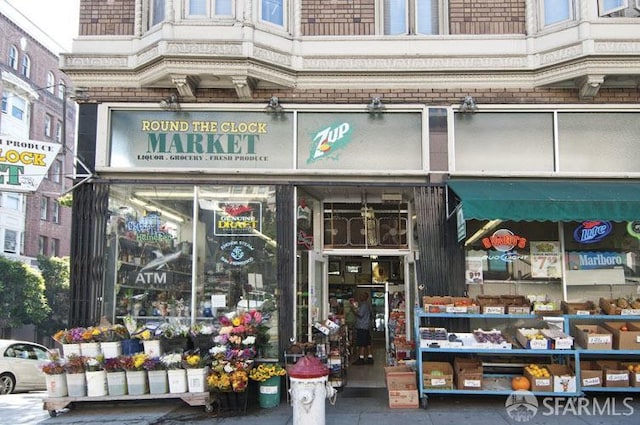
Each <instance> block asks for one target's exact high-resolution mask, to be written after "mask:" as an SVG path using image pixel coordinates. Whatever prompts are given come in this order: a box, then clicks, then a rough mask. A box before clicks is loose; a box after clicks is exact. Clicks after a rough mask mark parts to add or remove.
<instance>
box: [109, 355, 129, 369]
mask: <svg viewBox="0 0 640 425" xmlns="http://www.w3.org/2000/svg"><path fill="white" fill-rule="evenodd" d="M124 361H125V359H124V356H118V357H113V358H110V359H106V360H105V361H104V369H105V370H106V371H107V372H122V371H124Z"/></svg>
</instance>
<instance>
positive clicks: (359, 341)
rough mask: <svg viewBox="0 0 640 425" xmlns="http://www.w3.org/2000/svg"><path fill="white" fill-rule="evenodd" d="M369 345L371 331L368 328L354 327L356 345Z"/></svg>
mask: <svg viewBox="0 0 640 425" xmlns="http://www.w3.org/2000/svg"><path fill="white" fill-rule="evenodd" d="M369 345H371V333H370V332H369V329H356V347H367V346H369Z"/></svg>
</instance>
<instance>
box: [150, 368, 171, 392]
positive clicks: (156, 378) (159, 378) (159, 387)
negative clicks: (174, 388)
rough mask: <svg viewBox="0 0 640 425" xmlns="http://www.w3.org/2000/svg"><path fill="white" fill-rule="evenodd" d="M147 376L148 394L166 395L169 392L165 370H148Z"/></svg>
mask: <svg viewBox="0 0 640 425" xmlns="http://www.w3.org/2000/svg"><path fill="white" fill-rule="evenodd" d="M147 376H148V377H149V393H150V394H166V393H168V392H169V381H168V379H167V371H166V370H150V371H149V372H147Z"/></svg>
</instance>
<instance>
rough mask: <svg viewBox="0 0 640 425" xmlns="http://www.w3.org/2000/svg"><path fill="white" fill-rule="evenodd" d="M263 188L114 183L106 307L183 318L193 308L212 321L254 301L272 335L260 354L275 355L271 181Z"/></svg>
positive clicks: (116, 312)
mask: <svg viewBox="0 0 640 425" xmlns="http://www.w3.org/2000/svg"><path fill="white" fill-rule="evenodd" d="M238 187H240V188H241V189H242V190H238ZM268 188H269V190H268V191H267V192H266V193H264V194H262V195H258V194H254V191H253V190H252V187H251V186H242V185H241V186H233V185H229V186H198V187H196V188H194V187H193V186H191V185H176V184H172V185H154V184H149V185H144V184H142V185H141V184H136V185H135V186H134V185H124V184H122V185H112V186H111V188H110V199H109V210H110V211H112V212H113V214H112V215H111V217H110V223H109V235H108V248H107V253H108V255H107V258H106V261H107V262H109V263H110V264H112V265H113V266H107V267H106V270H107V275H106V276H105V282H106V283H107V285H109V284H111V294H112V295H109V294H106V295H105V299H106V303H105V308H106V309H107V310H110V311H105V314H107V315H113V316H114V319H115V320H121V319H122V318H123V317H124V316H126V315H133V316H135V317H136V318H138V320H140V321H146V322H155V323H158V322H165V321H170V320H181V321H183V322H189V321H190V320H191V314H192V312H193V313H194V314H195V317H196V321H197V322H209V323H210V322H215V321H216V320H217V317H219V316H220V315H221V314H225V313H229V312H233V311H236V310H238V309H243V310H250V309H257V310H260V311H261V312H262V314H263V316H264V317H265V318H266V319H267V322H266V324H267V326H268V327H269V337H270V338H269V339H270V340H271V341H272V342H273V344H271V345H270V346H269V347H266V346H263V347H262V349H263V352H262V353H261V354H262V355H266V356H274V357H278V353H277V338H278V336H277V335H278V333H277V332H278V326H277V312H276V308H277V303H276V297H275V295H276V287H277V279H276V273H277V255H276V253H277V249H276V247H277V242H276V221H275V219H276V211H275V188H273V187H270V186H269V187H268ZM196 197H197V198H196ZM196 199H197V203H196ZM194 206H195V207H196V208H194ZM194 209H195V210H196V211H195V212H194ZM194 259H195V261H194ZM194 267H195V269H194ZM109 270H115V273H114V274H112V275H110V274H109V273H110V272H109ZM107 292H109V291H107ZM274 350H275V351H274Z"/></svg>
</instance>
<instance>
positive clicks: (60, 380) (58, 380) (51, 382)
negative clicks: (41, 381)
mask: <svg viewBox="0 0 640 425" xmlns="http://www.w3.org/2000/svg"><path fill="white" fill-rule="evenodd" d="M44 378H45V382H46V384H47V395H48V396H49V397H64V396H66V395H67V393H68V391H67V376H66V375H65V374H64V373H61V374H58V375H45V376H44Z"/></svg>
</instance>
